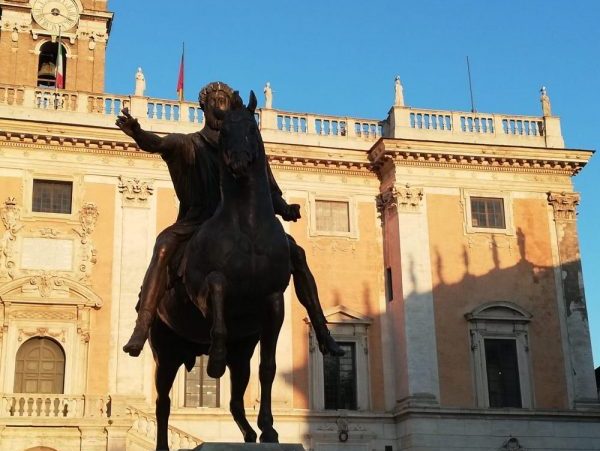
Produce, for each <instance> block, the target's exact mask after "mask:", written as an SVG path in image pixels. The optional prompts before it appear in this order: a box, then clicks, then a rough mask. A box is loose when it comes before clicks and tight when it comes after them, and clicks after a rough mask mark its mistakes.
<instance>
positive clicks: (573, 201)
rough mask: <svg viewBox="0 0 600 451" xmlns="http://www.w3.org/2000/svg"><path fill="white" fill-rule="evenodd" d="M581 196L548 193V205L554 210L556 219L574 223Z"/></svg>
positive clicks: (576, 194)
mask: <svg viewBox="0 0 600 451" xmlns="http://www.w3.org/2000/svg"><path fill="white" fill-rule="evenodd" d="M579 199H580V196H579V194H578V193H566V192H562V193H553V192H549V193H548V203H549V204H550V205H552V208H553V210H554V219H555V220H557V221H558V220H561V221H574V220H575V219H577V205H579Z"/></svg>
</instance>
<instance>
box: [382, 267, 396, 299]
mask: <svg viewBox="0 0 600 451" xmlns="http://www.w3.org/2000/svg"><path fill="white" fill-rule="evenodd" d="M384 279H385V299H386V300H387V301H388V302H392V301H393V300H394V285H393V281H392V268H390V267H389V266H388V267H387V268H385V276H384Z"/></svg>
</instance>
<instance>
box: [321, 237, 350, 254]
mask: <svg viewBox="0 0 600 451" xmlns="http://www.w3.org/2000/svg"><path fill="white" fill-rule="evenodd" d="M311 245H312V251H313V253H316V252H317V251H329V252H333V253H337V252H342V253H352V254H354V253H355V252H356V244H355V242H354V241H351V240H348V239H347V238H315V239H313V240H312V242H311Z"/></svg>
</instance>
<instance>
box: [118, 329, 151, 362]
mask: <svg viewBox="0 0 600 451" xmlns="http://www.w3.org/2000/svg"><path fill="white" fill-rule="evenodd" d="M147 339H148V334H147V333H146V332H144V331H142V330H141V329H140V328H138V327H136V328H135V329H134V331H133V334H131V338H130V339H129V341H128V342H127V344H126V345H125V346H123V351H125V352H126V353H127V354H129V355H130V356H131V357H138V356H139V355H140V354H141V353H142V349H144V343H146V340H147Z"/></svg>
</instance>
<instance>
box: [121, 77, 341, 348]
mask: <svg viewBox="0 0 600 451" xmlns="http://www.w3.org/2000/svg"><path fill="white" fill-rule="evenodd" d="M233 94H234V93H233V90H232V89H231V88H230V87H229V86H228V85H226V84H225V83H222V82H213V83H209V84H208V85H206V86H205V87H203V88H202V90H201V91H200V96H199V102H200V108H202V110H203V111H204V116H205V126H204V128H203V129H202V130H200V131H198V132H196V133H191V134H187V135H186V134H179V133H172V134H169V135H167V136H165V137H159V136H158V135H156V134H154V133H150V132H147V131H145V130H143V129H142V128H141V126H140V124H139V123H138V121H137V119H135V118H133V117H132V116H131V115H130V114H129V111H128V110H127V109H124V110H123V115H122V116H119V117H118V118H117V121H116V124H117V126H118V127H119V128H120V129H121V130H122V131H123V132H124V133H125V134H127V135H128V136H130V137H131V138H133V139H134V140H135V142H136V144H137V145H138V146H139V148H140V149H142V150H144V151H146V152H152V153H158V154H160V156H161V157H162V158H163V160H164V161H165V162H166V164H167V167H168V169H169V173H170V175H171V179H172V181H173V186H174V188H175V193H176V194H177V197H178V198H179V202H180V203H179V214H178V216H177V220H176V222H175V223H174V224H173V225H171V226H169V227H167V228H166V229H165V230H163V231H162V232H161V233H160V234H159V235H158V237H157V239H156V244H155V247H154V251H153V254H152V259H151V261H150V264H149V266H148V270H147V271H146V275H145V277H144V281H143V284H142V289H141V292H140V302H139V306H138V317H137V320H136V325H135V329H134V331H133V334H132V336H131V338H130V339H129V341H128V343H127V344H126V345H125V346H124V347H123V350H124V351H125V352H127V353H129V354H130V355H131V356H134V357H135V356H138V355H139V354H140V353H141V351H142V348H143V346H144V343H145V341H146V340H147V338H148V331H149V329H150V326H151V325H152V322H153V321H154V318H155V316H156V312H157V308H158V302H159V300H160V299H161V298H162V296H163V294H164V292H165V289H166V287H167V284H168V278H169V271H168V269H167V268H168V265H169V263H170V262H171V260H172V259H173V256H174V255H175V253H176V252H177V251H178V250H179V249H180V248H181V247H182V245H184V244H185V243H187V242H188V241H189V239H190V238H191V236H192V235H193V234H194V232H195V231H196V230H197V229H198V227H199V226H200V225H201V224H202V223H203V222H205V221H206V220H207V219H209V218H210V217H211V216H212V215H213V213H214V211H215V209H216V207H217V205H218V203H219V200H220V193H219V180H218V178H219V175H218V168H217V151H218V140H219V129H220V127H221V121H220V120H219V119H218V118H217V116H216V115H215V110H221V111H227V110H229V108H230V106H231V104H232V100H233ZM267 171H268V174H269V178H270V185H271V196H272V199H273V209H274V210H275V213H276V214H278V215H280V216H281V217H282V218H283V219H284V220H285V221H296V220H297V219H298V218H300V206H299V205H297V204H292V205H289V204H287V202H286V201H285V200H284V199H283V197H282V193H281V190H280V189H279V187H278V186H277V183H276V182H275V179H274V178H273V175H272V172H271V170H270V167H269V165H268V163H267ZM288 241H289V248H290V259H291V266H292V276H293V278H294V286H295V289H296V295H297V297H298V299H299V301H300V302H301V303H302V305H303V306H304V307H305V308H306V311H307V313H308V316H309V318H310V320H311V323H312V325H313V328H314V330H315V334H316V337H317V341H318V342H319V349H320V350H321V352H322V353H324V354H328V353H331V354H333V355H343V351H342V350H341V348H340V347H339V346H338V344H337V343H336V342H335V340H334V339H333V338H332V337H331V335H330V334H329V330H328V328H327V321H326V319H325V316H324V314H323V310H322V308H321V305H320V301H319V297H318V291H317V286H316V283H315V280H314V277H313V275H312V273H311V272H310V269H309V268H308V264H307V262H306V257H305V253H304V250H303V249H302V248H301V247H300V246H299V245H298V244H296V242H295V241H294V239H293V238H292V237H291V236H289V235H288Z"/></svg>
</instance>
